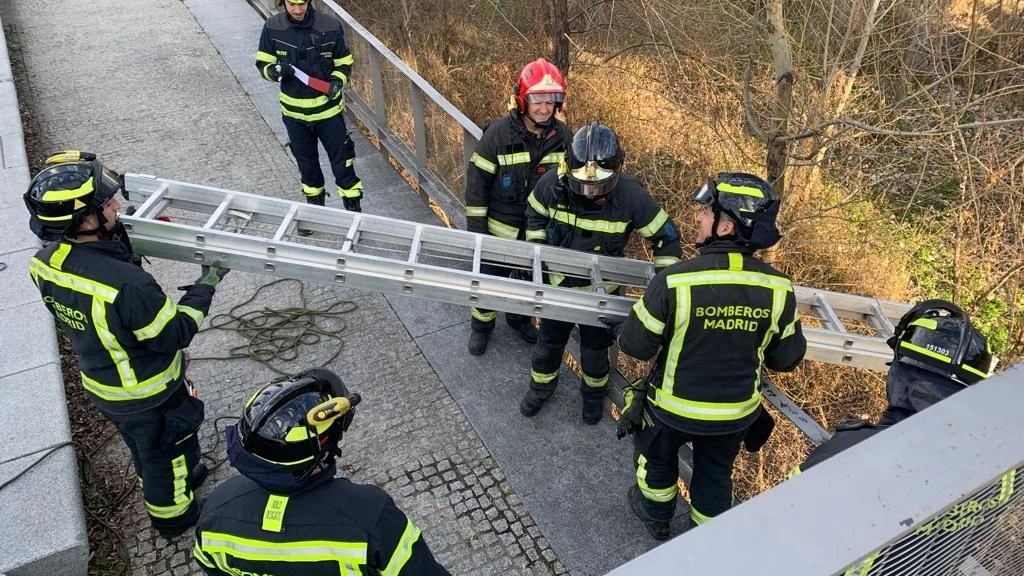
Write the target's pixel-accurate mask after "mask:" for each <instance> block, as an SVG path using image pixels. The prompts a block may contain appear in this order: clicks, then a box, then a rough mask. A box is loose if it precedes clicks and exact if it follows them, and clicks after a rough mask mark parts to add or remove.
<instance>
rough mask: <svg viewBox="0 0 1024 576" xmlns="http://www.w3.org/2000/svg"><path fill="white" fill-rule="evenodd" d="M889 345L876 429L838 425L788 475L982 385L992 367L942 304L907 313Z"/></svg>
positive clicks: (960, 315)
mask: <svg viewBox="0 0 1024 576" xmlns="http://www.w3.org/2000/svg"><path fill="white" fill-rule="evenodd" d="M889 346H890V347H892V348H893V352H894V361H893V362H892V363H891V365H890V368H889V374H888V376H887V377H886V385H885V391H886V399H887V401H888V406H887V407H886V409H885V412H883V413H882V417H881V418H880V419H879V421H878V424H871V423H870V422H868V421H866V420H852V421H849V422H843V423H841V424H839V425H838V426H836V433H835V435H834V436H832V438H830V439H829V440H828V441H827V442H825V443H824V444H822V445H820V446H818V447H817V448H815V449H814V450H813V451H812V452H811V453H810V455H808V456H807V459H806V460H804V463H803V464H802V465H800V466H797V467H796V468H794V469H793V471H791V472H790V475H791V476H792V475H795V474H799V473H800V472H802V471H804V470H807V469H808V468H810V467H811V466H814V465H816V464H819V463H821V462H823V461H825V460H827V459H828V458H831V457H832V456H834V455H836V454H838V453H839V452H842V451H843V450H845V449H847V448H849V447H850V446H853V445H854V444H857V443H859V442H861V441H863V440H866V439H867V438H869V437H871V436H874V435H875V434H876V433H878V432H879V431H881V430H884V429H885V428H888V427H889V426H892V425H893V424H896V423H897V422H901V421H903V420H905V419H907V418H909V417H910V416H913V415H914V414H916V413H918V412H920V411H921V410H924V409H925V408H927V407H929V406H931V405H932V404H935V403H936V402H938V401H940V400H943V399H945V398H948V397H949V396H951V395H953V394H954V393H955V392H959V391H960V390H963V389H964V388H966V387H967V386H970V385H971V384H975V383H977V382H980V381H981V380H983V379H985V378H987V377H988V376H989V374H990V373H991V372H992V370H993V369H994V368H995V364H994V356H992V352H991V350H990V349H989V346H988V341H987V340H986V339H985V336H984V335H983V334H981V333H980V332H978V331H977V330H975V329H974V326H973V325H972V324H971V321H970V319H969V318H968V317H967V314H966V313H965V312H964V311H963V310H961V309H960V307H959V306H957V305H956V304H953V303H952V302H948V301H946V300H925V301H924V302H920V303H918V304H917V305H916V306H914V307H913V308H911V309H910V310H909V311H908V312H907V313H906V314H904V315H903V317H902V318H901V319H900V321H899V323H898V324H897V325H896V327H895V335H894V336H893V337H892V338H890V339H889Z"/></svg>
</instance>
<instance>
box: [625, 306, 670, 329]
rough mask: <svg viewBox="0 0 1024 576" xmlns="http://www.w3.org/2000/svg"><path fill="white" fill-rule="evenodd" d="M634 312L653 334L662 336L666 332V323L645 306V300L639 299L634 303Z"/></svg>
mask: <svg viewBox="0 0 1024 576" xmlns="http://www.w3.org/2000/svg"><path fill="white" fill-rule="evenodd" d="M633 313H634V314H636V319H637V320H639V321H640V323H641V324H643V325H644V328H646V329H647V330H648V331H649V332H651V333H652V334H657V335H658V336H661V335H662V334H664V333H665V323H664V322H662V321H661V320H658V319H657V318H655V317H654V315H652V314H651V313H650V311H649V310H647V307H646V306H644V301H643V300H637V301H636V304H633Z"/></svg>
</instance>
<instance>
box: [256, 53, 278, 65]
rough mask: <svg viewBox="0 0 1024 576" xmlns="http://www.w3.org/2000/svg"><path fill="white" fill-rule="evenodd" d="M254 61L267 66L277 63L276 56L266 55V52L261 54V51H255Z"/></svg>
mask: <svg viewBox="0 0 1024 576" xmlns="http://www.w3.org/2000/svg"><path fill="white" fill-rule="evenodd" d="M256 61H257V62H266V63H267V64H273V63H274V62H277V56H274V55H273V54H268V53H267V52H261V51H259V50H257V51H256Z"/></svg>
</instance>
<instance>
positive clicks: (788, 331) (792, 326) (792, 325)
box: [779, 314, 800, 340]
mask: <svg viewBox="0 0 1024 576" xmlns="http://www.w3.org/2000/svg"><path fill="white" fill-rule="evenodd" d="M799 320H800V317H799V316H797V315H796V314H793V320H792V321H790V322H789V323H788V324H786V326H785V327H784V328H783V329H782V332H781V334H780V335H779V338H781V339H783V340H785V339H786V338H789V337H790V336H792V335H793V334H796V323H797V322H798V321H799Z"/></svg>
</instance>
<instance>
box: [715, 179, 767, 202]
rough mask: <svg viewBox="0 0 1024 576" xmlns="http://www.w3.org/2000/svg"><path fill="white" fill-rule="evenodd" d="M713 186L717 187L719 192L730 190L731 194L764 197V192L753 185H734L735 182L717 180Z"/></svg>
mask: <svg viewBox="0 0 1024 576" xmlns="http://www.w3.org/2000/svg"><path fill="white" fill-rule="evenodd" d="M715 188H718V191H719V192H731V193H733V194H742V195H743V196H753V197H755V198H764V192H761V191H760V190H758V189H757V188H754V187H753V186H736V185H735V184H729V183H728V182H717V183H715Z"/></svg>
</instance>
